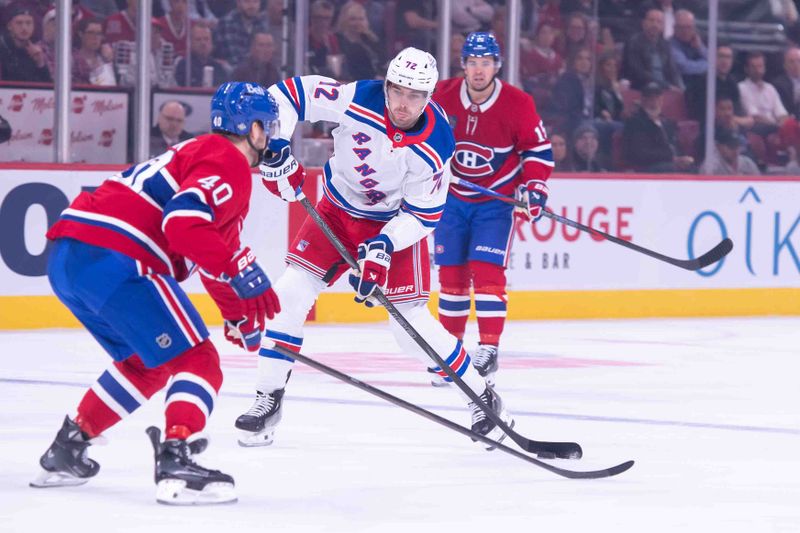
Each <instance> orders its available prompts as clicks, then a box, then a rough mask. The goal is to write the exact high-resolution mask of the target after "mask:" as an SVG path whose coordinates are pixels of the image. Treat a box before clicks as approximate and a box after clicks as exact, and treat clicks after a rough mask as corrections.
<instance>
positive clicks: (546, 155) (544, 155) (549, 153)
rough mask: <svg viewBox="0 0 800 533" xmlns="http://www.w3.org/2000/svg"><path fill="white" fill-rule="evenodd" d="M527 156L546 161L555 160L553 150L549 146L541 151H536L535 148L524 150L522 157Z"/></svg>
mask: <svg viewBox="0 0 800 533" xmlns="http://www.w3.org/2000/svg"><path fill="white" fill-rule="evenodd" d="M526 157H535V158H536V159H542V160H544V161H553V150H552V149H550V148H548V149H547V150H542V151H540V152H535V151H533V150H523V151H522V158H523V159H524V158H526Z"/></svg>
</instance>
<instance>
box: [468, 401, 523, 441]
mask: <svg viewBox="0 0 800 533" xmlns="http://www.w3.org/2000/svg"><path fill="white" fill-rule="evenodd" d="M480 399H481V402H483V404H484V405H486V406H488V407H489V409H491V410H492V411H494V412H495V413H496V414H497V415H498V416H499V417H500V420H502V421H503V422H505V423H506V425H508V427H511V428H513V427H514V418H513V417H512V416H511V414H510V413H509V412H508V410H506V408H505V406H504V405H503V400H502V399H501V398H500V395H499V394H497V392H495V391H494V389H493V388H491V387H486V390H485V391H483V394H481V395H480ZM469 408H470V409H471V410H472V431H474V432H475V433H478V434H480V435H483V436H484V437H487V438H490V439H492V440H496V441H497V442H502V441H503V439H505V438H506V434H505V432H504V431H503V430H502V429H500V428H499V427H497V424H495V423H494V422H492V421H491V419H489V417H488V416H486V413H485V412H483V409H481V407H480V406H479V405H476V404H475V403H473V402H470V403H469ZM494 448H495V447H494V446H486V449H487V450H494Z"/></svg>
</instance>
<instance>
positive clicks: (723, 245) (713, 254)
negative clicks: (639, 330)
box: [452, 177, 733, 271]
mask: <svg viewBox="0 0 800 533" xmlns="http://www.w3.org/2000/svg"><path fill="white" fill-rule="evenodd" d="M452 183H457V184H459V185H462V186H464V187H466V188H468V189H472V190H473V191H476V192H479V193H481V194H485V195H487V196H491V197H493V198H497V199H498V200H502V201H503V202H506V203H509V204H513V205H515V206H516V207H522V208H527V205H526V204H525V202H522V201H520V200H517V199H516V198H512V197H510V196H506V195H504V194H500V193H498V192H496V191H493V190H491V189H487V188H486V187H481V186H480V185H477V184H475V183H472V182H470V181H466V180H462V179H459V178H456V177H453V179H452ZM542 215H544V216H546V217H547V218H551V219H553V220H555V221H556V222H561V223H562V224H566V225H567V226H570V227H573V228H575V229H579V230H581V231H585V232H588V233H591V234H592V235H597V236H599V237H602V238H604V239H606V240H607V241H611V242H613V243H615V244H619V245H621V246H624V247H625V248H629V249H631V250H634V251H637V252H639V253H642V254H644V255H648V256H650V257H653V258H655V259H658V260H659V261H664V262H665V263H669V264H670V265H674V266H676V267H680V268H683V269H686V270H692V271H694V270H700V269H701V268H704V267H707V266H708V265H712V264H714V263H716V262H717V261H719V260H720V259H722V258H723V257H725V256H726V255H728V253H729V252H730V251H731V250H733V241H732V240H730V239H729V238H727V237H726V238H725V239H723V240H722V241H720V242H719V243H718V244H717V245H716V246H714V247H713V248H712V249H711V250H709V251H707V252H706V253H704V254H703V255H701V256H700V257H697V258H695V259H676V258H674V257H669V256H666V255H663V254H660V253H658V252H654V251H653V250H650V249H648V248H644V247H643V246H639V245H638V244H634V243H632V242H628V241H625V240H622V239H619V238H617V237H614V236H613V235H609V234H608V233H603V232H602V231H600V230H597V229H594V228H591V227H589V226H584V225H583V224H581V223H580V222H575V221H574V220H570V219H568V218H565V217H562V216H560V215H556V214H555V213H551V212H550V211H544V212H543V213H542Z"/></svg>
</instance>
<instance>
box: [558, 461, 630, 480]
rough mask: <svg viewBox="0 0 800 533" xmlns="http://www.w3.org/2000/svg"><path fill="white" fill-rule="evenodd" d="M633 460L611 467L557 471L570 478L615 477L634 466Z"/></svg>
mask: <svg viewBox="0 0 800 533" xmlns="http://www.w3.org/2000/svg"><path fill="white" fill-rule="evenodd" d="M633 464H634V462H633V461H625V462H624V463H620V464H618V465H617V466H612V467H611V468H605V469H603V470H592V471H590V472H576V471H574V470H563V469H560V468H559V469H558V470H559V471H558V472H555V473H557V474H559V475H561V476H563V477H566V478H569V479H603V478H607V477H614V476H617V475H619V474H622V473H623V472H627V471H628V470H630V468H631V467H632V466H633ZM548 466H552V465H548Z"/></svg>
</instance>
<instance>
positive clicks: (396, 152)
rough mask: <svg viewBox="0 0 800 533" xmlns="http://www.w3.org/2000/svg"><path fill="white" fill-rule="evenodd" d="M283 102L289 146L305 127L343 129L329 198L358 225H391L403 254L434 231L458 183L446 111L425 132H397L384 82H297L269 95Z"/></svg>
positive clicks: (428, 113) (337, 136)
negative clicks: (326, 124)
mask: <svg viewBox="0 0 800 533" xmlns="http://www.w3.org/2000/svg"><path fill="white" fill-rule="evenodd" d="M269 92H270V94H272V95H273V96H274V97H275V100H277V102H278V107H279V109H280V117H281V130H280V137H281V139H276V140H273V141H271V142H270V149H272V150H273V151H278V150H279V149H280V148H281V147H282V145H285V144H286V143H288V141H287V139H289V138H290V137H291V135H292V133H293V132H294V129H295V126H296V124H297V121H302V120H307V121H310V122H317V121H320V120H327V121H331V122H336V123H338V124H339V127H337V128H336V129H334V130H333V151H334V156H333V157H332V158H331V159H330V160H329V161H328V162H327V163H326V164H325V168H324V173H323V191H324V194H325V197H326V198H327V199H328V200H329V201H330V202H331V203H332V204H333V205H335V206H337V207H339V208H340V209H343V210H344V211H346V212H347V213H348V214H350V215H351V216H353V217H356V218H366V219H369V220H380V221H386V222H387V224H386V225H385V226H384V227H383V229H382V230H381V232H382V233H385V234H386V235H388V236H389V238H390V239H391V240H392V243H393V244H394V249H395V250H396V251H397V250H402V249H403V248H407V247H408V246H411V245H412V244H414V243H416V242H417V241H419V240H421V239H422V238H424V237H425V236H426V235H427V234H429V233H430V232H431V231H433V228H434V227H435V226H436V223H437V222H438V221H439V218H440V217H441V214H442V210H443V209H444V202H445V199H446V197H447V188H448V185H449V183H450V158H451V157H452V155H453V149H454V146H455V141H454V139H453V132H452V130H451V129H450V126H449V124H448V122H447V119H446V116H445V114H444V112H443V111H442V110H441V109H440V108H439V106H437V105H436V104H434V103H430V104H428V105H427V106H426V108H425V109H424V111H423V114H422V117H421V120H420V121H419V122H418V126H419V127H418V128H417V129H416V130H415V131H411V132H405V131H402V130H398V129H396V128H395V127H394V126H393V125H392V123H391V121H390V120H389V118H388V114H387V111H386V105H385V96H384V92H383V82H382V81H380V80H366V81H357V82H354V83H348V84H346V85H342V84H340V83H338V82H337V81H335V80H333V79H331V78H325V77H322V76H302V77H294V78H289V79H287V80H285V81H282V82H280V83H277V84H276V85H273V86H272V87H270V88H269Z"/></svg>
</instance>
